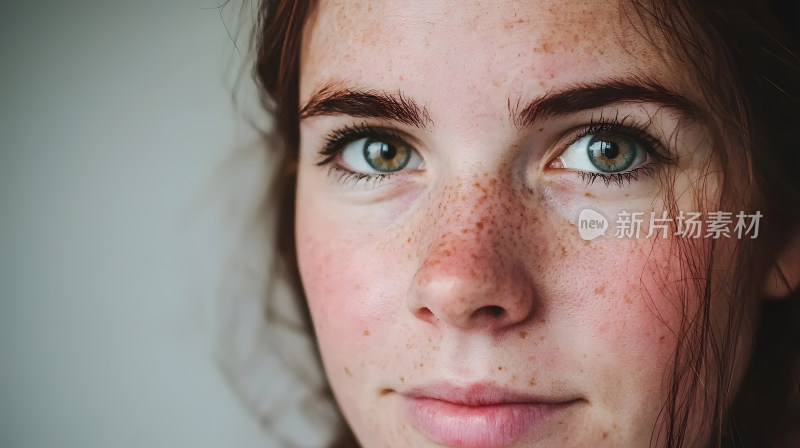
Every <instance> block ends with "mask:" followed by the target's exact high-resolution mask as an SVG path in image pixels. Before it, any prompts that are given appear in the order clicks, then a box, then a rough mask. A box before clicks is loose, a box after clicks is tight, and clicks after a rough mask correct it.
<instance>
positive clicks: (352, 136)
mask: <svg viewBox="0 0 800 448" xmlns="http://www.w3.org/2000/svg"><path fill="white" fill-rule="evenodd" d="M365 137H378V138H380V137H383V138H388V139H394V140H399V141H400V142H402V143H403V144H406V145H408V146H409V147H410V148H411V149H412V150H414V151H416V152H417V153H418V154H420V156H421V153H420V151H419V150H418V147H419V145H417V144H416V143H417V142H416V141H415V139H414V138H412V137H411V136H410V135H408V134H406V133H405V132H403V131H401V130H399V129H397V128H394V127H390V126H375V125H370V124H368V123H367V122H361V123H358V124H354V125H345V126H342V127H339V128H336V129H334V130H332V131H330V132H329V133H328V134H327V135H326V136H325V138H324V142H323V145H322V149H320V151H319V155H320V156H322V160H320V161H319V162H317V166H323V165H327V164H328V163H330V162H332V161H333V160H334V159H336V158H337V157H338V156H339V154H340V153H341V152H342V150H343V149H344V148H345V147H346V146H347V145H348V144H350V143H353V142H355V141H357V140H359V139H361V138H365Z"/></svg>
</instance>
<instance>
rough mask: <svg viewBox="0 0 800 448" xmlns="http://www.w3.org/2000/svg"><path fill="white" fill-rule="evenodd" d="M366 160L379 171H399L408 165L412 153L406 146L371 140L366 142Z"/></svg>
mask: <svg viewBox="0 0 800 448" xmlns="http://www.w3.org/2000/svg"><path fill="white" fill-rule="evenodd" d="M364 158H365V159H366V160H367V163H369V166H371V167H372V168H373V169H375V170H377V171H383V172H392V171H399V170H401V169H403V168H405V166H406V165H407V164H408V161H409V159H410V158H411V151H409V149H408V148H406V147H405V146H404V145H398V144H394V143H393V142H390V141H387V140H376V139H371V138H370V139H367V140H366V141H365V142H364Z"/></svg>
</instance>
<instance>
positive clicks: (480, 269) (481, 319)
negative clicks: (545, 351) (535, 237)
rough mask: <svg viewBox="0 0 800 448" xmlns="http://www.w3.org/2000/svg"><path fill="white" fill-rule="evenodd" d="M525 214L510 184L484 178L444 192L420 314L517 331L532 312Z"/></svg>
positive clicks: (423, 267)
mask: <svg viewBox="0 0 800 448" xmlns="http://www.w3.org/2000/svg"><path fill="white" fill-rule="evenodd" d="M523 216H524V213H523V211H522V209H521V204H519V201H518V199H517V198H515V195H514V191H513V189H512V188H511V186H510V185H507V184H506V183H505V182H504V181H503V180H501V179H498V178H496V177H492V176H489V175H488V174H487V175H483V174H481V175H479V176H477V177H474V178H472V179H469V180H465V179H460V180H457V181H456V182H454V183H453V184H450V185H447V186H445V187H443V188H442V190H441V198H440V200H439V201H438V203H437V207H435V208H433V210H431V213H430V215H429V216H428V217H427V218H426V220H428V221H429V222H427V223H422V225H421V227H422V228H428V229H429V230H428V235H427V236H428V238H426V239H427V244H426V245H425V248H424V250H423V253H422V254H421V255H422V256H421V260H420V264H419V268H418V270H417V272H416V275H415V278H414V290H413V291H412V295H411V298H410V308H411V310H412V312H413V313H414V314H415V315H416V316H417V317H420V318H423V319H425V320H428V321H429V322H432V323H437V324H438V323H440V322H441V323H444V324H448V325H453V326H456V327H462V328H464V327H475V326H487V327H493V328H496V327H498V326H503V325H511V324H513V323H515V322H518V321H520V320H524V318H525V317H526V316H527V315H528V314H530V311H531V309H532V291H533V288H532V284H531V281H530V278H529V276H528V273H527V272H526V270H525V267H524V264H523V263H522V262H521V260H520V258H519V256H518V255H519V253H518V251H520V250H521V248H522V247H524V246H525V245H524V243H523V242H522V241H520V239H519V236H518V235H517V234H518V232H519V230H520V229H521V227H522V226H521V225H520V220H521V219H522V217H523Z"/></svg>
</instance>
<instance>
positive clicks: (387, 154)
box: [380, 143, 397, 160]
mask: <svg viewBox="0 0 800 448" xmlns="http://www.w3.org/2000/svg"><path fill="white" fill-rule="evenodd" d="M380 155H381V158H383V159H386V160H391V159H394V158H395V156H396V155H397V148H395V147H394V145H387V144H386V143H383V144H381V151H380Z"/></svg>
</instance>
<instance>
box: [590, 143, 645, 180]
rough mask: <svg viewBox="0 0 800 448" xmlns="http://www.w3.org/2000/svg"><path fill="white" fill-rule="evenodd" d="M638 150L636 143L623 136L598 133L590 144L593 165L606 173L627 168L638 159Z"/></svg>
mask: <svg viewBox="0 0 800 448" xmlns="http://www.w3.org/2000/svg"><path fill="white" fill-rule="evenodd" d="M636 151H637V147H636V143H635V142H634V141H633V140H631V139H630V138H626V137H621V136H610V135H596V136H594V137H592V139H591V140H590V141H589V145H588V153H589V160H590V161H591V162H592V165H594V166H595V167H597V169H599V170H600V171H603V172H605V173H614V172H620V171H624V170H626V169H627V168H628V167H630V166H631V165H632V164H633V161H634V160H635V159H636Z"/></svg>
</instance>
